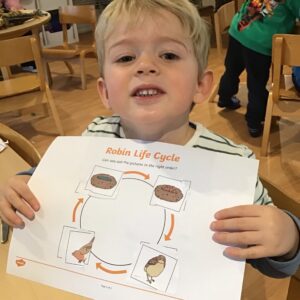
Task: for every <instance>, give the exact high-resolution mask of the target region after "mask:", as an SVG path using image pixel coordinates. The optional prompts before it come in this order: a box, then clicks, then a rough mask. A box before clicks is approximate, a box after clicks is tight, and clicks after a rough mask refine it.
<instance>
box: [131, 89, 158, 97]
mask: <svg viewBox="0 0 300 300" xmlns="http://www.w3.org/2000/svg"><path fill="white" fill-rule="evenodd" d="M136 94H137V96H153V95H157V94H158V91H157V90H155V89H149V90H140V91H138V92H137V93H136Z"/></svg>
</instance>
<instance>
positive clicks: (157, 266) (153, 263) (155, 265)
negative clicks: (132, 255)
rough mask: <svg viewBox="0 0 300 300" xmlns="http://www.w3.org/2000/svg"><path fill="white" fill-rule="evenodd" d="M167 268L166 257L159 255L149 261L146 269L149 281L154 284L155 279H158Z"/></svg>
mask: <svg viewBox="0 0 300 300" xmlns="http://www.w3.org/2000/svg"><path fill="white" fill-rule="evenodd" d="M165 266H166V257H165V256H163V255H158V256H155V257H152V258H151V259H149V261H148V262H147V263H146V265H145V267H144V271H145V272H146V275H147V281H148V282H149V283H150V284H151V283H152V282H154V279H153V277H158V276H159V275H160V274H161V273H162V271H163V270H164V269H165Z"/></svg>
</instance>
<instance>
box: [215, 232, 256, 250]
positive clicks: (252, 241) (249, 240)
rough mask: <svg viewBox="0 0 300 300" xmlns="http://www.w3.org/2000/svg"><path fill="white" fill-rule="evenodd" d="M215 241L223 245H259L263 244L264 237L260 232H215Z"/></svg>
mask: <svg viewBox="0 0 300 300" xmlns="http://www.w3.org/2000/svg"><path fill="white" fill-rule="evenodd" d="M212 238H213V240H214V241H215V242H217V243H219V244H222V245H239V246H249V245H259V244H261V243H262V236H261V233H260V232H257V231H250V232H215V233H214V234H213V237H212Z"/></svg>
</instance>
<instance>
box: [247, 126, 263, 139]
mask: <svg viewBox="0 0 300 300" xmlns="http://www.w3.org/2000/svg"><path fill="white" fill-rule="evenodd" d="M248 132H249V134H250V136H252V137H254V138H256V137H260V136H261V135H262V133H263V127H262V126H261V125H260V126H258V127H248Z"/></svg>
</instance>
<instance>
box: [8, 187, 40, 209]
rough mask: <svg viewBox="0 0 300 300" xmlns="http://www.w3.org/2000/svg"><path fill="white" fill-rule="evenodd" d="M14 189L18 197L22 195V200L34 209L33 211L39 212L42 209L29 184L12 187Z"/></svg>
mask: <svg viewBox="0 0 300 300" xmlns="http://www.w3.org/2000/svg"><path fill="white" fill-rule="evenodd" d="M12 188H13V189H14V191H15V192H16V193H17V194H18V195H22V198H23V199H24V200H25V201H26V202H27V203H28V205H30V206H31V207H32V209H33V210H35V211H38V210H39V209H40V204H39V201H38V200H37V198H36V197H35V196H34V194H33V193H32V192H31V190H30V189H29V187H28V185H27V184H25V183H23V182H22V183H20V184H16V185H14V186H12ZM16 208H17V207H16ZM17 209H18V208H17Z"/></svg>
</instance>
